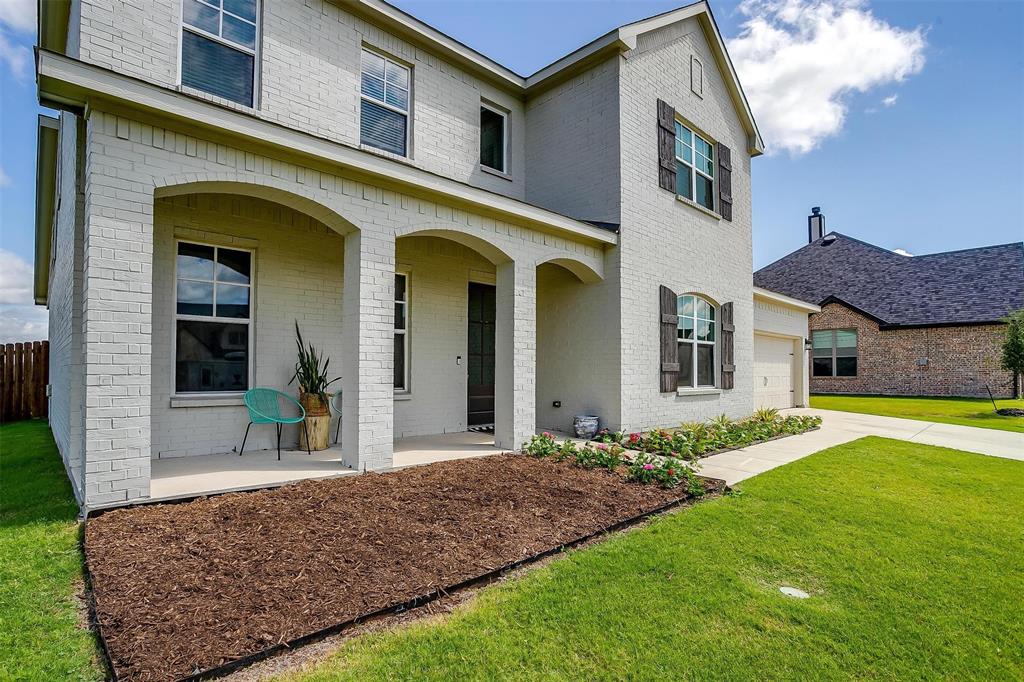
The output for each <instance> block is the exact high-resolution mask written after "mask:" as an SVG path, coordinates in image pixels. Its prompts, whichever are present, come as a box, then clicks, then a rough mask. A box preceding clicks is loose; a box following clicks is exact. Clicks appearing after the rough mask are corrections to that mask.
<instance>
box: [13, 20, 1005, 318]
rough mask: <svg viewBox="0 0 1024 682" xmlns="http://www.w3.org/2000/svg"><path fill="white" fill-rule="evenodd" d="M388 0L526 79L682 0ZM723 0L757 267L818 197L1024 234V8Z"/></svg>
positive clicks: (27, 170) (28, 240)
mask: <svg viewBox="0 0 1024 682" xmlns="http://www.w3.org/2000/svg"><path fill="white" fill-rule="evenodd" d="M392 2H394V3H395V4H397V5H398V6H399V7H401V8H402V9H404V10H406V11H407V12H410V13H411V14H413V15H415V16H417V17H419V18H420V19H422V20H424V21H426V22H428V23H430V24H432V25H433V26H435V27H437V28H438V29H440V30H442V31H444V32H445V33H447V34H449V35H451V36H453V37H454V38H457V39H459V40H461V41H462V42H464V43H466V44H468V45H469V46H471V47H473V48H475V49H477V50H479V51H481V52H483V53H484V54H486V55H488V56H490V57H492V58H494V59H496V60H497V61H499V62H501V63H502V64H505V65H506V66H508V67H510V68H512V69H513V70H516V71H518V72H520V73H532V72H533V71H535V70H537V69H538V68H540V67H542V66H544V65H546V64H548V63H550V62H551V61H553V60H555V59H557V58H558V57H560V56H562V55H564V54H565V53H567V52H569V51H571V50H573V49H575V48H576V47H579V46H580V45H582V44H584V43H586V42H588V41H590V40H592V39H593V38H595V37H597V36H599V35H601V34H603V33H605V32H606V31H608V30H610V29H612V28H614V27H615V26H618V25H620V24H623V23H627V22H630V21H635V20H637V19H641V18H644V17H646V16H650V15H652V14H656V13H659V12H663V11H666V10H669V9H673V8H674V7H677V6H679V5H680V4H683V3H682V2H681V1H680V0H635V1H631V2H621V1H597V0H586V1H577V2H560V1H557V0H551V1H545V2H542V1H539V0H533V1H530V2H522V1H515V2H513V1H511V0H506V1H501V2H497V1H493V2H489V1H483V2H481V1H477V2H470V1H456V2H453V1H449V0H445V1H440V0H392ZM34 6H35V0H0V256H2V260H0V306H2V308H0V315H2V316H3V317H7V318H14V317H19V314H18V313H19V311H18V306H19V304H23V303H27V302H28V301H27V300H26V299H25V293H24V289H25V287H26V286H27V283H26V281H25V280H26V279H27V278H28V277H30V274H31V273H30V271H29V272H28V275H26V274H25V271H24V264H25V263H26V262H27V263H31V260H32V249H33V221H34V217H33V211H34V206H33V201H34V190H33V186H34V182H35V179H34V178H35V176H34V164H35V115H36V113H37V112H38V111H40V110H39V108H38V107H37V106H36V104H35V85H34V81H33V77H32V72H31V69H32V62H31V53H30V52H28V51H27V50H29V48H30V46H31V45H32V42H33V40H34V28H32V27H34V24H35V20H34V16H32V15H31V13H32V12H33V11H34ZM712 9H713V11H714V12H715V16H716V19H717V21H718V24H719V27H720V29H721V30H722V33H723V35H724V36H725V37H726V40H727V41H728V42H729V49H730V52H731V53H732V55H733V59H734V62H736V65H737V69H738V70H739V72H740V76H741V79H743V80H744V87H745V88H746V90H747V94H748V96H749V97H750V99H751V104H752V107H753V109H754V115H755V117H756V118H757V120H758V123H759V125H760V126H761V130H762V134H763V136H764V137H765V140H766V142H767V144H768V145H769V147H771V148H772V149H771V153H770V154H769V155H766V156H762V157H760V158H757V159H755V160H754V162H753V164H752V165H753V173H754V197H753V201H754V262H755V265H756V266H762V265H766V264H768V263H770V262H771V261H773V260H775V259H777V258H779V257H781V256H783V255H785V254H786V253H788V252H790V251H792V250H793V249H795V248H797V247H799V246H801V245H802V244H803V243H804V241H805V239H806V215H807V213H808V210H809V208H810V207H811V206H821V207H822V209H823V211H824V213H825V214H826V216H827V226H828V227H829V228H830V229H834V230H838V231H841V232H844V233H846V234H849V235H851V236H854V237H857V238H860V239H864V240H866V241H869V242H872V243H875V244H878V245H880V246H884V247H887V248H891V249H897V248H898V249H903V250H905V251H908V252H909V253H912V254H921V253H930V252H935V251H945V250H950V249H962V248H970V247H974V246H982V245H987V244H997V243H1003V242H1010V241H1019V240H1021V239H1024V2H1017V1H1014V2H870V3H869V2H866V1H857V0H747V2H745V3H743V4H738V3H736V2H728V3H727V2H714V0H712ZM26 60H27V61H26ZM21 312H25V311H21ZM38 319H39V318H38V316H37V318H36V322H35V323H34V324H38ZM8 322H10V319H8ZM27 324H30V323H27ZM4 326H5V327H9V326H10V325H9V324H5V325H4ZM33 329H34V330H37V329H38V327H36V328H33ZM25 330H26V333H28V328H27V327H26V328H25ZM2 332H3V329H2V328H0V335H2Z"/></svg>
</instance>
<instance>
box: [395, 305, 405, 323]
mask: <svg viewBox="0 0 1024 682" xmlns="http://www.w3.org/2000/svg"><path fill="white" fill-rule="evenodd" d="M395 329H405V304H404V303H395Z"/></svg>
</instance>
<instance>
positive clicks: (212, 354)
mask: <svg viewBox="0 0 1024 682" xmlns="http://www.w3.org/2000/svg"><path fill="white" fill-rule="evenodd" d="M175 270H176V273H175V274H176V277H175V287H174V288H175V321H174V324H175V330H174V334H175V341H174V390H175V393H179V394H180V393H209V392H233V391H245V390H247V389H248V388H249V376H250V373H251V355H250V351H251V346H252V344H251V340H252V304H251V299H252V297H251V292H252V252H251V251H241V250H239V249H225V248H222V247H219V246H209V245H206V244H193V243H189V242H178V250H177V261H176V265H175Z"/></svg>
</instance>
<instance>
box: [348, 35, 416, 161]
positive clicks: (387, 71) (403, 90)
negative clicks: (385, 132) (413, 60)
mask: <svg viewBox="0 0 1024 682" xmlns="http://www.w3.org/2000/svg"><path fill="white" fill-rule="evenodd" d="M359 71H360V86H359V97H360V101H361V102H365V103H366V104H364V105H363V106H362V107H361V114H360V115H361V116H362V117H364V120H361V121H360V133H359V135H360V143H361V144H365V145H369V146H371V147H375V148H378V149H382V150H384V151H387V152H391V153H392V154H398V155H399V156H408V155H409V128H410V126H409V109H410V108H411V105H412V95H411V92H412V71H411V69H409V68H408V67H406V66H403V65H401V64H399V63H398V62H396V61H394V60H392V59H389V58H387V57H385V56H384V55H382V54H378V53H377V52H374V51H372V50H367V49H365V48H364V49H363V55H362V64H361V66H360V70H359ZM367 105H369V106H370V107H371V108H372V107H374V106H376V107H380V108H382V109H384V110H386V111H390V112H393V113H395V114H398V115H399V116H400V117H401V121H402V125H403V127H404V130H403V133H404V134H403V137H402V142H401V149H391V148H388V146H387V140H386V139H385V140H374V139H372V138H367V137H366V128H365V126H366V125H367V121H366V120H365V116H366V114H367V108H366V107H367Z"/></svg>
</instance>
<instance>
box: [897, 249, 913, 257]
mask: <svg viewBox="0 0 1024 682" xmlns="http://www.w3.org/2000/svg"><path fill="white" fill-rule="evenodd" d="M892 252H893V253H898V254H899V255H901V256H906V257H908V258H910V257H911V256H913V255H914V254H912V253H910V252H909V251H907V250H906V249H893V250H892Z"/></svg>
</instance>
